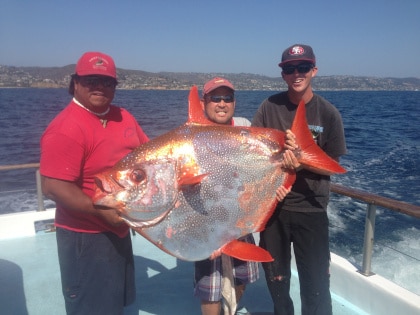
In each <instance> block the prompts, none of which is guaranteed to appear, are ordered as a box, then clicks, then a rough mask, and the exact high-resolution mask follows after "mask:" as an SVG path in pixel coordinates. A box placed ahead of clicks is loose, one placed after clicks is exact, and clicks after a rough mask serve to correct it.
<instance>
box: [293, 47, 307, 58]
mask: <svg viewBox="0 0 420 315" xmlns="http://www.w3.org/2000/svg"><path fill="white" fill-rule="evenodd" d="M304 53H305V49H303V47H301V46H293V47H292V48H291V49H290V50H289V55H292V56H300V55H303V54H304Z"/></svg>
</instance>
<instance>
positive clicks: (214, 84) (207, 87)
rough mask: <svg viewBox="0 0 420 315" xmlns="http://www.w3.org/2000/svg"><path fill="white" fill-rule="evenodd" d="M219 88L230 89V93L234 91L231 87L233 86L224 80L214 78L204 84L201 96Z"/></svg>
mask: <svg viewBox="0 0 420 315" xmlns="http://www.w3.org/2000/svg"><path fill="white" fill-rule="evenodd" d="M221 86H226V87H228V88H229V89H231V90H232V91H235V88H234V87H233V84H232V83H230V82H229V81H228V80H226V79H224V78H220V77H216V78H213V79H211V80H210V81H208V82H207V83H206V84H204V88H203V94H204V95H205V94H208V93H210V92H211V91H213V90H215V89H217V88H219V87H221Z"/></svg>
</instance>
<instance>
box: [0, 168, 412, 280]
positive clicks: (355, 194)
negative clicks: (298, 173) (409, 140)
mask: <svg viewBox="0 0 420 315" xmlns="http://www.w3.org/2000/svg"><path fill="white" fill-rule="evenodd" d="M28 168H35V177H36V191H37V199H38V211H45V205H44V199H43V194H42V189H41V175H40V173H39V163H31V164H15V165H0V171H10V170H17V169H28ZM331 192H333V193H336V194H339V195H343V196H347V197H350V198H352V199H356V200H359V201H362V202H364V203H366V205H367V208H366V219H365V234H364V239H363V262H362V268H361V270H359V272H360V273H361V274H363V275H365V276H371V275H373V274H374V273H373V272H372V270H371V261H372V253H373V244H374V235H375V218H376V208H377V206H380V207H383V208H386V209H389V210H392V211H395V212H400V213H403V214H405V215H408V216H411V217H414V218H420V206H417V205H413V204H410V203H407V202H402V201H398V200H395V199H391V198H387V197H382V196H379V195H376V194H372V193H368V192H365V191H363V190H359V189H354V188H349V187H345V186H342V185H338V184H334V183H332V184H331Z"/></svg>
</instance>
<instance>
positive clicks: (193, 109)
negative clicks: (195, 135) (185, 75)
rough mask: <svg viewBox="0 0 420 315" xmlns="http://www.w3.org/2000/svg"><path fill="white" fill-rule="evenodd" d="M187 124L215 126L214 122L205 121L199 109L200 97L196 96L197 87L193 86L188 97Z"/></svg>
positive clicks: (205, 118)
mask: <svg viewBox="0 0 420 315" xmlns="http://www.w3.org/2000/svg"><path fill="white" fill-rule="evenodd" d="M187 124H198V125H216V124H215V123H214V122H212V121H210V120H208V119H207V117H206V115H204V111H203V109H202V108H201V103H200V96H199V95H198V88H197V86H195V85H194V86H193V87H192V88H191V90H190V94H189V96H188V121H187Z"/></svg>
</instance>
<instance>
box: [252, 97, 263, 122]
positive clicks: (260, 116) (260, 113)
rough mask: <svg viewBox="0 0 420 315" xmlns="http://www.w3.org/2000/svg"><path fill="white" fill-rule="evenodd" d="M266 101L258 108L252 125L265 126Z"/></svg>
mask: <svg viewBox="0 0 420 315" xmlns="http://www.w3.org/2000/svg"><path fill="white" fill-rule="evenodd" d="M263 107H264V103H262V104H261V105H260V107H259V108H258V109H257V112H256V113H255V115H254V118H253V119H252V122H251V126H252V127H265V123H264V109H263Z"/></svg>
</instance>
